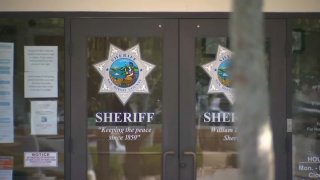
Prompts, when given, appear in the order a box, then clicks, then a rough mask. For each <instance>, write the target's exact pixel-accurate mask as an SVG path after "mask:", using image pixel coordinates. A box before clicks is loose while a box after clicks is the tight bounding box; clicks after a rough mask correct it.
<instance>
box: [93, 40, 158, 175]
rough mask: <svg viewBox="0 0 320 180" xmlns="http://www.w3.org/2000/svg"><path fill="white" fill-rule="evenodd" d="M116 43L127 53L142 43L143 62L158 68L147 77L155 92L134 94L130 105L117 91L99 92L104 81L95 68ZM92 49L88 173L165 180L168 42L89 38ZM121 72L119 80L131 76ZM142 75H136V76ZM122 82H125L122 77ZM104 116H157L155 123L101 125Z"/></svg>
mask: <svg viewBox="0 0 320 180" xmlns="http://www.w3.org/2000/svg"><path fill="white" fill-rule="evenodd" d="M110 44H113V45H114V46H117V47H119V48H121V49H123V50H126V49H129V48H130V47H132V46H135V45H136V44H139V45H140V49H141V56H142V57H143V59H145V60H146V61H147V60H148V62H149V63H151V64H153V65H155V66H156V68H155V69H154V70H153V71H152V72H151V73H150V75H148V76H147V84H148V87H149V92H150V94H134V95H132V97H131V98H130V99H129V100H128V102H127V103H126V105H123V104H121V101H119V99H118V97H117V96H116V94H115V93H99V91H98V90H99V88H100V85H101V81H102V78H101V76H100V74H99V72H98V71H96V69H95V68H94V64H96V63H99V62H101V61H103V60H105V59H107V58H108V53H109V51H108V50H109V47H110ZM87 48H88V49H87V54H88V57H87V63H88V87H90V88H88V100H87V101H88V130H87V138H88V140H87V141H88V160H87V162H88V172H90V174H92V176H94V175H95V176H96V177H97V179H114V180H117V179H119V180H122V179H128V180H131V179H132V180H135V179H137V180H138V179H144V178H147V177H148V178H152V179H154V180H159V179H160V178H161V156H162V143H163V140H162V139H163V137H162V134H163V131H162V84H163V83H162V82H163V79H162V77H163V76H162V72H163V69H162V63H163V61H162V59H163V41H162V38H152V37H141V38H132V37H89V38H88V41H87ZM115 73H117V74H115V76H117V75H118V74H119V73H125V72H122V71H121V70H118V71H117V72H115ZM138 75H139V74H138V73H136V75H135V78H137V76H138ZM119 76H120V75H119ZM118 79H119V81H121V80H123V78H122V77H119V78H118ZM124 80H125V78H124ZM124 80H123V81H124ZM129 83H130V82H129ZM122 85H123V84H122ZM99 112H104V113H109V115H111V113H114V112H116V113H131V114H132V115H134V114H133V113H139V112H148V113H150V112H152V113H154V114H153V116H154V117H153V118H152V121H151V122H150V123H148V122H146V121H144V122H138V123H136V122H126V123H121V122H118V123H106V124H103V123H100V122H96V114H97V113H99ZM128 128H130V129H131V130H130V131H129V129H128ZM133 167H134V168H133Z"/></svg>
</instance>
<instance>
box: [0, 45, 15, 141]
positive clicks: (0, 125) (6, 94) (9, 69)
mask: <svg viewBox="0 0 320 180" xmlns="http://www.w3.org/2000/svg"><path fill="white" fill-rule="evenodd" d="M13 47H14V44H13V43H1V42H0V143H13V142H14V131H13Z"/></svg>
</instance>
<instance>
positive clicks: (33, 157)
mask: <svg viewBox="0 0 320 180" xmlns="http://www.w3.org/2000/svg"><path fill="white" fill-rule="evenodd" d="M24 167H58V153H57V152H25V153H24Z"/></svg>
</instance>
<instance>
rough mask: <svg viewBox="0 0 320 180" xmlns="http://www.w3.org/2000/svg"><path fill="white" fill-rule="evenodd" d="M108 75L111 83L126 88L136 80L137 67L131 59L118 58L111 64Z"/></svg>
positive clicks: (137, 75) (137, 74) (137, 76)
mask: <svg viewBox="0 0 320 180" xmlns="http://www.w3.org/2000/svg"><path fill="white" fill-rule="evenodd" d="M109 76H110V79H111V81H112V82H113V84H115V85H116V86H118V87H121V88H127V87H130V86H132V85H134V84H135V83H136V82H137V80H138V78H139V68H138V66H137V64H136V63H135V62H134V61H133V60H131V59H128V58H120V59H117V60H115V61H114V62H113V63H112V64H111V67H110V70H109Z"/></svg>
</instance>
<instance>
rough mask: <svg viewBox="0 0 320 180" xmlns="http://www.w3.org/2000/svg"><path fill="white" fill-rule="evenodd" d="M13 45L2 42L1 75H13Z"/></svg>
mask: <svg viewBox="0 0 320 180" xmlns="http://www.w3.org/2000/svg"><path fill="white" fill-rule="evenodd" d="M13 45H14V44H13V43H3V42H0V76H2V75H9V76H13V47H14V46H13Z"/></svg>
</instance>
